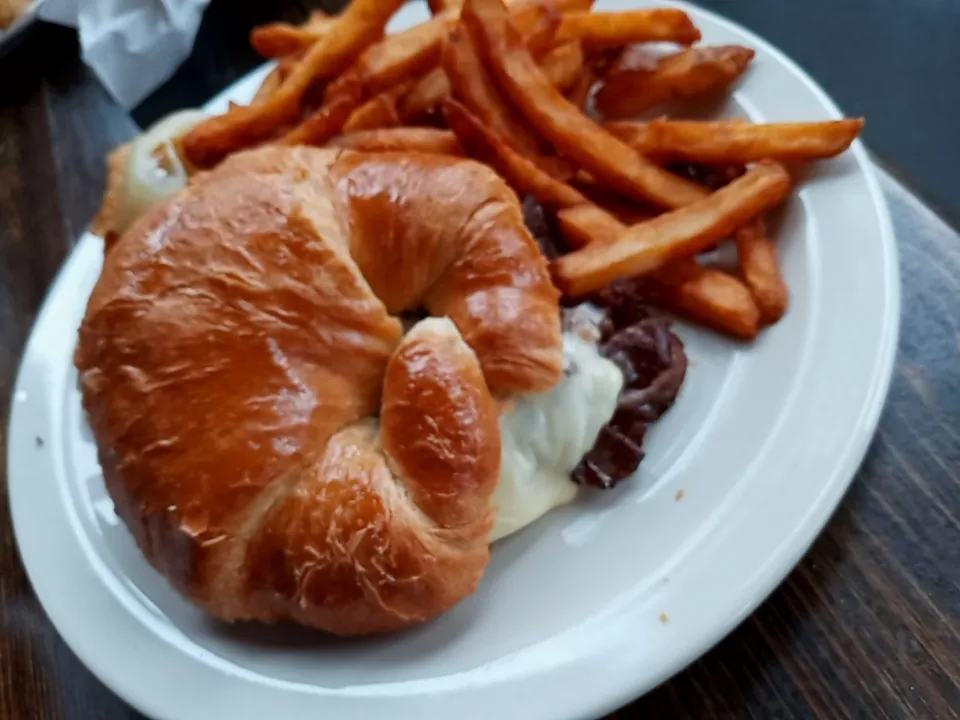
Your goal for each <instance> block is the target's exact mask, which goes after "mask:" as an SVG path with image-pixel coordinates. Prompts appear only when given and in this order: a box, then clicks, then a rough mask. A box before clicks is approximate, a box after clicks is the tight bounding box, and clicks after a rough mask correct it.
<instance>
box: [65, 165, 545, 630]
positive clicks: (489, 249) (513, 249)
mask: <svg viewBox="0 0 960 720" xmlns="http://www.w3.org/2000/svg"><path fill="white" fill-rule="evenodd" d="M421 308H423V309H426V311H427V312H428V313H429V314H431V315H434V316H437V317H434V318H428V319H427V320H424V321H421V322H420V323H418V324H417V325H416V326H415V327H414V328H413V329H412V330H411V331H410V332H408V333H407V334H406V335H404V334H403V331H402V326H401V323H400V321H399V320H398V319H397V315H398V314H399V313H401V312H403V311H406V310H412V309H421ZM441 318H449V319H441ZM76 364H77V367H78V368H79V370H80V376H81V383H82V390H83V399H84V405H85V408H86V410H87V413H88V416H89V419H90V424H91V427H92V429H93V432H94V435H95V437H96V440H97V444H98V447H99V451H100V459H101V464H102V466H103V470H104V475H105V478H106V483H107V488H108V490H109V492H110V495H111V496H112V498H113V500H114V502H115V504H116V506H117V510H118V513H119V515H120V517H121V518H122V519H123V520H124V522H125V523H126V525H127V526H128V527H129V528H130V530H131V532H132V533H133V535H134V537H135V538H136V540H137V543H138V545H139V547H140V548H141V550H142V551H143V553H144V555H145V557H146V558H147V559H148V560H149V562H150V563H151V564H152V565H153V566H154V567H155V568H156V569H157V570H159V571H160V572H161V573H163V574H164V575H165V576H166V577H167V578H168V579H169V581H170V582H171V583H172V584H173V586H174V587H176V588H177V589H178V590H179V591H180V592H181V593H183V594H184V595H186V596H187V597H189V598H191V599H192V600H194V601H195V602H197V603H198V604H200V605H201V606H203V607H204V608H205V609H206V610H208V611H209V612H211V613H212V614H214V615H215V616H217V617H220V618H223V619H226V620H238V619H257V620H276V619H291V620H294V621H297V622H300V623H304V624H307V625H312V626H316V627H319V628H323V629H325V630H328V631H330V632H334V633H338V634H361V633H370V632H377V631H384V630H389V629H394V628H399V627H403V626H406V625H410V624H412V623H416V622H420V621H423V620H425V619H428V618H430V617H433V616H435V615H437V614H439V613H442V612H443V611H445V610H447V609H448V608H450V607H451V606H452V605H454V604H455V603H457V602H458V601H459V600H461V599H463V598H464V597H465V596H467V595H468V594H470V593H471V592H472V591H473V590H474V588H475V587H476V585H477V583H478V582H479V580H480V577H481V576H482V574H483V571H484V568H485V567H486V564H487V562H488V540H489V534H490V529H491V527H492V523H493V512H492V506H491V496H492V494H493V492H494V489H495V487H496V484H497V479H498V476H499V472H500V453H501V442H500V432H499V429H498V425H497V423H498V408H499V405H498V403H497V402H496V401H495V400H494V395H496V396H498V397H499V396H505V395H508V394H513V393H531V392H541V391H545V390H548V389H549V388H551V387H552V386H553V385H554V384H556V383H557V381H558V380H559V379H560V376H561V372H562V367H563V353H562V346H561V333H560V321H559V312H558V299H557V292H556V290H555V289H554V288H553V285H552V284H551V282H550V278H549V275H548V272H547V268H546V265H545V261H544V260H543V258H542V256H541V255H540V253H539V250H538V249H537V247H536V244H535V243H534V241H533V239H532V238H531V237H530V235H529V233H528V232H527V230H526V228H525V227H524V224H523V219H522V216H521V212H520V208H519V205H518V203H517V200H516V197H515V196H514V194H513V193H512V191H511V190H510V189H509V188H508V187H507V186H506V185H504V183H503V182H502V181H501V180H500V179H499V178H498V177H497V176H496V175H495V174H494V173H493V172H492V171H490V170H488V169H487V168H486V167H484V166H482V165H479V164H477V163H473V162H470V161H464V160H455V159H451V158H445V157H441V156H428V155H409V154H380V155H377V154H372V155H367V154H364V155H360V154H353V153H349V152H338V151H329V150H317V149H311V148H279V147H268V148H263V149H259V150H254V151H249V152H245V153H239V154H237V155H234V156H232V157H231V158H229V159H228V160H226V161H225V162H224V163H222V164H221V165H220V166H219V167H218V168H217V169H216V170H213V171H211V172H209V173H205V174H201V175H199V176H197V177H195V178H194V179H193V180H192V181H191V183H190V185H189V186H188V187H187V188H186V189H185V190H183V191H181V192H179V193H177V194H176V195H174V196H173V197H172V198H171V199H169V200H168V201H165V202H163V203H162V204H160V205H158V206H156V207H154V208H152V209H150V210H149V211H148V212H147V213H145V214H144V215H143V216H141V217H140V218H139V219H138V220H137V221H136V222H135V223H134V224H133V225H132V227H131V228H130V230H129V231H128V232H127V233H125V234H124V235H123V236H122V237H121V238H120V240H119V241H118V242H116V244H115V245H114V246H113V247H112V249H111V250H110V252H109V253H108V254H107V256H106V259H105V263H104V268H103V272H102V274H101V277H100V279H99V281H98V283H97V286H96V288H95V290H94V292H93V295H92V296H91V298H90V301H89V305H88V308H87V314H86V317H85V319H84V322H83V325H82V327H81V330H80V338H79V345H78V349H77V354H76Z"/></svg>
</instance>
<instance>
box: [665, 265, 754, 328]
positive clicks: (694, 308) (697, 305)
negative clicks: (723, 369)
mask: <svg viewBox="0 0 960 720" xmlns="http://www.w3.org/2000/svg"><path fill="white" fill-rule="evenodd" d="M647 288H648V291H649V296H648V297H649V300H650V302H651V303H652V304H654V305H658V306H660V307H662V308H663V309H665V310H670V311H672V312H675V313H677V314H678V315H682V316H685V317H687V318H690V319H692V320H696V321H698V322H700V323H702V324H703V325H706V326H707V327H710V328H713V329H714V330H719V331H720V332H723V333H726V334H728V335H732V336H734V337H738V338H741V339H744V340H750V339H752V338H754V337H756V336H757V330H758V328H759V325H760V311H759V310H758V309H757V304H756V302H754V299H753V297H752V296H751V295H750V291H749V290H748V289H747V287H746V286H745V285H744V284H743V283H742V282H740V280H738V279H737V278H735V277H734V276H733V275H730V274H729V273H725V272H723V271H722V270H717V269H715V268H708V267H703V266H702V265H699V264H698V263H697V262H696V261H695V260H679V261H675V262H672V263H670V264H669V265H667V266H665V267H662V268H660V269H659V270H657V271H656V272H654V273H653V274H652V275H651V276H650V278H649V280H648V282H647Z"/></svg>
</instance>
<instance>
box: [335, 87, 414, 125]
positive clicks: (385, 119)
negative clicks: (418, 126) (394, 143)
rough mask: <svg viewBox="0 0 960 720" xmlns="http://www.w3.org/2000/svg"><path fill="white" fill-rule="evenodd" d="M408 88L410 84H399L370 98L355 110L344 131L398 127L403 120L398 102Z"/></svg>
mask: <svg viewBox="0 0 960 720" xmlns="http://www.w3.org/2000/svg"><path fill="white" fill-rule="evenodd" d="M408 89H409V85H397V86H396V87H394V88H392V89H390V90H386V91H384V92H382V93H380V94H378V95H375V96H374V97H372V98H370V99H369V100H367V101H366V102H365V103H363V104H362V105H360V107H358V108H357V109H356V110H354V111H353V113H352V114H351V115H350V118H349V119H348V120H347V122H346V124H345V125H344V126H343V132H357V131H358V130H374V129H376V128H390V127H397V126H398V125H400V124H401V122H402V121H401V118H400V112H399V110H398V109H397V103H398V102H399V99H400V97H401V96H403V95H404V94H405V93H406V92H407V90H408Z"/></svg>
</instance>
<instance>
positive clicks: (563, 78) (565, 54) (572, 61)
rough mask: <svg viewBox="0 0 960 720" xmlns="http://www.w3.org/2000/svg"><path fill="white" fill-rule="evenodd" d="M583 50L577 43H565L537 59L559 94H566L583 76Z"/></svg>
mask: <svg viewBox="0 0 960 720" xmlns="http://www.w3.org/2000/svg"><path fill="white" fill-rule="evenodd" d="M583 63H584V56H583V49H582V48H581V47H580V43H578V42H565V43H563V44H562V45H557V46H556V47H554V48H553V49H552V50H550V51H549V52H547V53H546V54H545V55H544V56H543V57H542V58H540V59H539V61H538V63H537V64H538V65H540V67H541V68H542V69H543V74H544V75H546V76H547V80H549V81H550V84H551V85H553V86H554V87H555V88H556V89H557V90H559V91H560V92H563V93H565V92H567V91H568V90H570V88H572V87H573V86H574V85H576V84H577V81H578V80H579V79H580V77H581V76H582V75H583V74H584V67H583Z"/></svg>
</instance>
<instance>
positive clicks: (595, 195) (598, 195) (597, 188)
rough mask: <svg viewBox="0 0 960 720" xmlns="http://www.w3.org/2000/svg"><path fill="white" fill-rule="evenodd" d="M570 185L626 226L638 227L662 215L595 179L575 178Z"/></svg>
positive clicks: (656, 209)
mask: <svg viewBox="0 0 960 720" xmlns="http://www.w3.org/2000/svg"><path fill="white" fill-rule="evenodd" d="M570 184H571V185H572V186H573V187H574V188H575V189H576V190H577V191H578V192H580V193H582V194H583V196H584V197H586V198H587V200H589V201H590V202H592V203H593V204H594V205H596V206H597V207H599V208H601V209H603V210H604V211H605V212H606V213H607V214H609V215H612V216H613V217H615V218H616V219H617V220H619V221H620V222H622V223H623V224H624V225H636V224H637V223H641V222H646V221H647V220H650V219H652V218H655V217H657V215H660V214H661V211H660V210H659V209H658V208H655V207H653V206H652V205H650V204H648V203H643V202H636V201H633V200H630V199H628V198H625V197H623V196H621V195H617V194H616V193H611V192H610V190H608V189H607V188H605V187H604V186H603V185H599V184H597V182H596V181H595V180H593V178H582V177H579V176H578V177H575V178H574V179H573V180H572V181H571V182H570Z"/></svg>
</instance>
